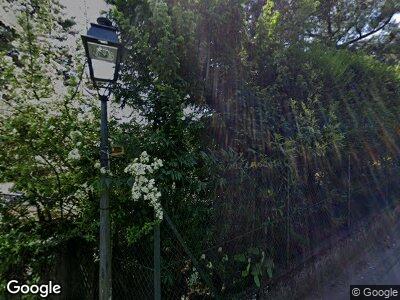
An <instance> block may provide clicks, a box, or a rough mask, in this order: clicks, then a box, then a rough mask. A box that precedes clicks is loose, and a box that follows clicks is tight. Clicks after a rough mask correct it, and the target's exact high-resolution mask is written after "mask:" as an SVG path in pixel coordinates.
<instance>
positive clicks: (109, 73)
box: [92, 59, 115, 81]
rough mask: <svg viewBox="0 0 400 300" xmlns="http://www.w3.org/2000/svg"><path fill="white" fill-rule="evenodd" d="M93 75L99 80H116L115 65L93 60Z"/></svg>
mask: <svg viewBox="0 0 400 300" xmlns="http://www.w3.org/2000/svg"><path fill="white" fill-rule="evenodd" d="M92 67H93V75H94V77H95V78H97V79H103V80H107V81H111V80H113V79H114V72H115V63H112V62H108V61H104V60H98V59H92Z"/></svg>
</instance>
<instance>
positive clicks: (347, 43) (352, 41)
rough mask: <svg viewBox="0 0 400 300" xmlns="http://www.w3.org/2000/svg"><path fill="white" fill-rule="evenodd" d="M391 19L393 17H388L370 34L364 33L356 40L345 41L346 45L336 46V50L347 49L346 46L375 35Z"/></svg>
mask: <svg viewBox="0 0 400 300" xmlns="http://www.w3.org/2000/svg"><path fill="white" fill-rule="evenodd" d="M392 17H393V15H392V16H390V17H389V18H388V19H387V20H386V21H385V22H384V23H383V24H382V25H381V26H379V27H377V28H375V29H374V30H371V31H370V32H367V33H365V34H360V35H359V36H358V37H356V38H354V39H352V40H350V41H347V42H346V43H343V44H340V45H337V47H338V48H339V47H340V48H342V47H347V46H348V45H351V44H353V43H355V42H358V41H359V40H362V39H364V38H366V37H368V36H370V35H372V34H374V33H377V32H378V31H380V30H382V29H383V28H385V27H386V25H387V24H389V22H390V21H391V20H392Z"/></svg>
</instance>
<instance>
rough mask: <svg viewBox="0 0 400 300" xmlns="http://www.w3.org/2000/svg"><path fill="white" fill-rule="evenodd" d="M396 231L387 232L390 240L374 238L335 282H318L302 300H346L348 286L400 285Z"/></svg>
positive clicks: (399, 247)
mask: <svg viewBox="0 0 400 300" xmlns="http://www.w3.org/2000/svg"><path fill="white" fill-rule="evenodd" d="M399 227H400V226H394V227H392V228H388V233H389V234H388V236H390V238H389V237H388V236H386V237H382V236H376V237H375V238H376V241H377V243H376V245H373V246H372V247H370V248H369V249H363V250H361V251H360V253H359V255H357V257H355V258H354V260H352V262H351V263H350V264H349V265H347V266H346V267H344V268H343V272H342V274H341V275H340V276H338V277H337V278H335V279H333V280H332V279H328V278H326V277H325V278H323V277H322V278H321V277H320V278H318V279H317V282H316V289H315V290H313V291H311V292H310V294H309V296H307V297H306V299H324V300H325V299H327V300H331V299H332V300H336V299H349V298H350V294H349V290H350V285H356V284H365V285H367V284H377V285H385V284H386V285H390V284H399V285H400V230H399ZM382 239H384V241H383V242H382Z"/></svg>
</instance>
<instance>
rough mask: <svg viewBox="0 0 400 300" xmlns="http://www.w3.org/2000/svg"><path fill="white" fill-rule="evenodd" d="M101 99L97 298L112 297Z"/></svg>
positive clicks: (102, 98)
mask: <svg viewBox="0 0 400 300" xmlns="http://www.w3.org/2000/svg"><path fill="white" fill-rule="evenodd" d="M100 101H101V140H100V166H101V197H100V270H99V299H100V300H110V299H111V298H112V286H111V232H110V206H109V203H110V200H109V194H108V193H109V179H108V178H107V176H108V171H109V169H110V166H109V158H108V155H109V154H108V117H107V101H108V97H107V96H100Z"/></svg>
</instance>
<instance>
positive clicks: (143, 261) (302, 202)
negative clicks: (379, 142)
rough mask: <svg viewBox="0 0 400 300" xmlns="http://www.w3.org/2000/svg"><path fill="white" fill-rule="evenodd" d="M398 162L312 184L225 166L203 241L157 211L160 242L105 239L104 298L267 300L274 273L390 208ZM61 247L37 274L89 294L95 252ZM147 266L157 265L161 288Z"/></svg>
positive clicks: (18, 203)
mask: <svg viewBox="0 0 400 300" xmlns="http://www.w3.org/2000/svg"><path fill="white" fill-rule="evenodd" d="M398 163H399V162H398V161H394V160H393V161H391V162H390V164H386V165H381V166H375V168H374V169H371V167H370V166H361V167H360V166H358V169H357V172H355V171H354V169H355V167H353V166H352V162H351V160H348V161H347V162H346V164H345V165H344V166H343V168H342V169H341V172H342V173H341V174H340V176H337V174H336V176H337V177H339V178H340V180H336V179H335V178H328V177H327V176H325V175H324V174H315V173H314V174H313V175H314V178H313V181H312V182H313V184H311V181H307V178H306V181H304V180H299V178H296V177H295V175H294V173H293V172H290V169H289V168H285V167H283V168H281V169H279V170H277V171H276V173H275V174H271V173H270V170H269V171H268V172H267V170H266V169H267V168H265V169H263V168H257V169H255V168H251V167H249V168H248V170H247V172H246V174H244V175H243V174H241V173H240V172H237V171H235V170H234V169H229V168H227V169H226V173H225V174H223V175H224V177H225V178H228V179H229V180H228V181H226V183H225V186H224V187H223V188H221V189H220V190H219V194H218V193H217V196H216V198H217V199H218V201H216V202H215V203H214V205H215V207H214V216H213V218H212V220H205V223H204V224H203V225H204V227H207V228H208V232H209V236H208V237H207V239H204V238H202V237H200V236H199V237H198V239H197V238H196V237H195V236H194V237H193V236H187V235H186V233H187V232H188V230H187V228H185V227H184V226H185V224H187V223H186V222H181V220H180V219H179V218H182V216H181V215H174V214H169V212H168V211H165V219H164V221H163V222H162V223H161V224H160V240H159V241H157V239H158V236H157V235H154V233H153V232H149V233H148V234H145V235H143V236H141V237H140V239H139V240H137V241H136V242H135V243H134V244H133V245H131V246H129V247H127V246H126V245H119V243H118V241H116V240H114V241H113V266H112V270H113V273H112V276H113V298H114V299H154V298H155V294H157V293H160V294H161V299H199V298H200V299H211V298H218V297H219V298H222V299H255V298H257V297H259V298H268V292H269V290H270V289H271V288H272V287H273V286H274V285H276V284H277V283H279V281H280V280H281V279H282V278H285V277H288V274H290V273H291V272H293V270H296V269H299V268H300V269H301V268H302V267H303V266H305V265H306V264H307V262H308V261H309V260H310V259H312V258H313V257H315V256H317V255H319V254H320V253H322V251H324V250H326V249H330V248H331V247H332V246H333V245H335V243H336V242H337V241H338V240H339V239H341V238H343V237H346V236H347V235H348V234H349V233H350V232H351V230H352V228H356V227H357V226H360V224H363V223H362V222H364V221H365V220H367V219H368V218H370V216H372V215H374V214H375V213H378V212H381V211H382V210H385V209H386V210H393V209H394V206H395V205H397V202H396V201H397V200H398V199H399V195H400V193H399V192H400V191H399V187H400V180H399V176H398V169H399V165H398ZM367 172H369V176H366V174H367ZM317 173H318V172H317ZM356 174H357V175H356ZM371 174H372V175H373V176H371ZM277 178H279V180H278V179H277ZM333 180H336V181H335V182H333ZM272 182H274V185H272V184H271V183H272ZM378 182H379V183H380V184H377V183H378ZM277 183H279V184H277ZM382 183H383V184H382ZM228 191H229V193H228ZM1 198H2V203H3V204H5V205H8V206H9V207H10V208H12V209H17V208H18V207H19V208H18V209H21V207H25V208H24V209H25V211H26V213H27V214H29V210H30V207H29V203H28V202H26V201H24V199H23V198H22V197H21V196H20V195H4V194H3V195H2V196H1ZM243 199H252V200H253V201H243ZM185 217H186V218H190V217H191V216H189V215H188V216H185ZM157 242H159V243H160V252H159V253H157V251H154V245H155V244H156V243H157ZM62 249H63V250H62V251H60V253H59V254H58V256H57V258H56V261H57V264H55V265H53V266H52V268H50V269H47V270H45V271H44V273H43V274H44V276H43V278H44V279H46V278H47V279H49V280H53V281H57V282H59V283H60V284H61V285H62V286H64V287H65V288H64V293H63V295H62V297H61V298H64V299H96V298H98V258H97V257H96V255H94V254H93V251H92V249H89V248H88V249H84V247H82V245H81V244H79V247H78V246H77V245H76V244H74V241H71V242H70V243H69V244H66V245H64V247H63V248H62ZM158 256H159V257H158ZM155 270H160V275H159V276H160V285H157V284H155V283H156V282H157V272H155Z"/></svg>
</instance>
